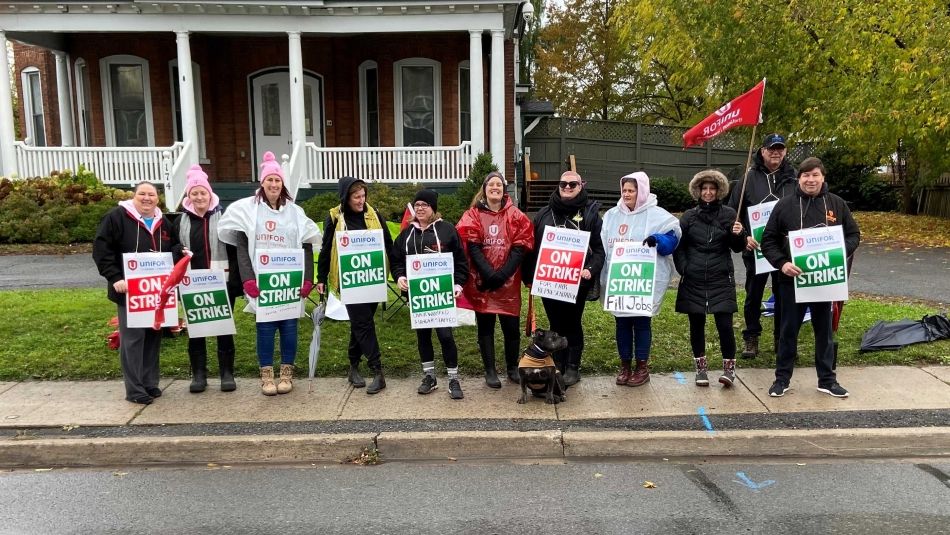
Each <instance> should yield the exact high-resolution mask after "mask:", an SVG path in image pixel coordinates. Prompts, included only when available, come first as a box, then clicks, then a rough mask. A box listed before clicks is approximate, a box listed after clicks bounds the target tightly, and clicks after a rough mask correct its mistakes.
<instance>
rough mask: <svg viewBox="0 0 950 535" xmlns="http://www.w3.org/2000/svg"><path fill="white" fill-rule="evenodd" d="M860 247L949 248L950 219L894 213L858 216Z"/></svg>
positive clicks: (863, 213)
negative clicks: (864, 245) (861, 245)
mask: <svg viewBox="0 0 950 535" xmlns="http://www.w3.org/2000/svg"><path fill="white" fill-rule="evenodd" d="M854 219H855V221H857V223H858V227H860V228H861V243H862V244H868V245H883V246H886V247H891V248H895V249H899V248H904V247H950V219H947V218H942V217H932V216H924V215H905V214H897V213H893V212H855V213H854Z"/></svg>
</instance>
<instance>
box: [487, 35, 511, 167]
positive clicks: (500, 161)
mask: <svg viewBox="0 0 950 535" xmlns="http://www.w3.org/2000/svg"><path fill="white" fill-rule="evenodd" d="M490 83H491V88H490V89H489V92H490V96H489V102H490V104H491V116H490V117H491V118H490V119H489V128H490V134H491V137H490V139H491V156H492V161H494V162H495V165H497V166H498V169H500V170H501V172H502V173H504V172H505V162H506V161H507V157H506V155H505V31H504V30H492V31H491V82H490Z"/></svg>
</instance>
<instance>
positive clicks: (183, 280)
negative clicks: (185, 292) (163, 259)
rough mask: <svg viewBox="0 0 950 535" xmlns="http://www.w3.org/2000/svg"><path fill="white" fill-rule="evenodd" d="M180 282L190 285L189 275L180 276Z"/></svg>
mask: <svg viewBox="0 0 950 535" xmlns="http://www.w3.org/2000/svg"><path fill="white" fill-rule="evenodd" d="M181 283H182V284H184V285H185V286H190V285H191V277H189V276H188V275H185V276H184V277H182V279H181Z"/></svg>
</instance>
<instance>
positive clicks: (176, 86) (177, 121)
mask: <svg viewBox="0 0 950 535" xmlns="http://www.w3.org/2000/svg"><path fill="white" fill-rule="evenodd" d="M168 70H169V79H170V80H171V83H172V130H173V133H174V134H175V141H184V139H185V136H184V135H183V134H182V126H181V89H180V84H181V80H180V78H181V77H180V76H179V75H178V60H177V59H173V60H171V61H169V62H168ZM191 77H192V78H193V79H194V82H193V83H192V86H193V87H194V90H195V119H196V120H197V122H198V158H199V159H201V160H202V163H208V161H207V160H208V152H207V149H206V146H205V118H204V106H203V105H202V102H201V101H202V99H201V69H200V67H198V64H197V63H195V62H194V61H192V62H191Z"/></svg>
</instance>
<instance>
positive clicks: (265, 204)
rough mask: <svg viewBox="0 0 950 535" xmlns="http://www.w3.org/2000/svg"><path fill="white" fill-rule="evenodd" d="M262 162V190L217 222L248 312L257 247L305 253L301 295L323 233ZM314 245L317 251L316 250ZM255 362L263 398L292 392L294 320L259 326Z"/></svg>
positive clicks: (269, 163) (277, 173)
mask: <svg viewBox="0 0 950 535" xmlns="http://www.w3.org/2000/svg"><path fill="white" fill-rule="evenodd" d="M263 160H264V162H263V163H262V164H261V174H260V182H261V187H260V189H258V190H257V192H256V193H255V194H254V195H252V196H251V197H247V198H244V199H240V200H238V201H235V202H234V203H233V204H231V206H229V207H228V210H227V212H225V214H224V217H222V218H221V222H220V223H219V224H218V237H219V238H220V239H221V241H223V242H225V243H229V244H231V245H234V246H236V247H237V259H238V269H239V270H240V272H241V280H243V281H244V283H243V287H244V295H245V296H246V297H247V298H248V301H249V303H251V305H250V307H249V308H250V310H256V308H255V307H254V305H253V303H255V302H256V300H257V297H258V296H259V295H260V289H259V288H258V287H257V274H256V272H255V266H254V263H253V261H252V260H251V259H252V258H255V255H254V251H256V250H257V249H303V252H304V277H303V284H302V286H301V288H300V295H301V296H302V297H303V298H306V297H307V296H308V295H310V292H311V291H312V290H313V252H314V248H316V250H317V252H319V251H320V239H321V237H322V233H321V232H320V229H319V228H318V227H317V225H316V223H314V222H313V221H311V220H310V218H308V217H307V215H306V214H305V213H304V211H303V208H301V207H299V206H297V205H296V204H294V199H293V196H291V194H290V190H288V189H287V186H286V185H285V180H284V170H283V169H281V167H280V164H279V163H277V159H276V158H275V157H274V153H272V152H265V153H264V158H263ZM314 246H316V247H314ZM256 326H257V361H258V364H259V365H260V368H261V393H262V394H264V395H265V396H273V395H275V394H286V393H288V392H290V391H291V390H293V378H294V360H295V359H296V356H297V318H293V319H286V320H277V321H266V322H257V324H256ZM278 332H279V333H280V379H279V381H278V382H277V384H274V337H275V336H276V335H277V333H278Z"/></svg>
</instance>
